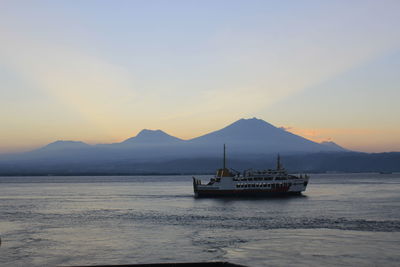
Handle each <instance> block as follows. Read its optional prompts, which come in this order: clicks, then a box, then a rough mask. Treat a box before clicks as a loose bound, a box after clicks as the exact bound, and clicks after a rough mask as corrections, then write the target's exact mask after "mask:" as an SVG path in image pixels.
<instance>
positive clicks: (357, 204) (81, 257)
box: [0, 174, 400, 266]
mask: <svg viewBox="0 0 400 267" xmlns="http://www.w3.org/2000/svg"><path fill="white" fill-rule="evenodd" d="M202 179H203V181H204V180H205V179H206V177H202ZM0 235H1V239H2V244H1V247H0V265H1V266H24V265H28V264H29V265H35V266H43V265H45V266H53V265H95V264H97V265H98V264H132V263H154V262H176V261H179V262H187V261H229V262H233V263H238V264H245V265H248V266H338V265H345V266H399V262H400V174H385V175H383V174H318V175H317V174H314V175H311V180H310V184H309V186H308V188H307V191H306V192H305V193H304V196H300V197H292V198H284V199H253V200H251V199H242V200H239V199H194V198H193V191H192V180H191V177H190V176H158V177H111V176H110V177H76V176H75V177H0Z"/></svg>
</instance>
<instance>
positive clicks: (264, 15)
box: [0, 0, 400, 153]
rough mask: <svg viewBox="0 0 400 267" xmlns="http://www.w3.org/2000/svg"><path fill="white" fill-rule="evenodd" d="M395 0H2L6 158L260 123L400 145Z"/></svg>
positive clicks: (383, 147) (399, 34) (345, 140)
mask: <svg viewBox="0 0 400 267" xmlns="http://www.w3.org/2000/svg"><path fill="white" fill-rule="evenodd" d="M399 14H400V1H398V0H393V1H388V0H381V1H375V0H374V1H368V0H354V1H340V0H337V1H320V0H318V1H306V0H304V1H298V0H296V1H295V0H293V1H289V0H287V1H267V0H262V1H251V0H247V1H244V0H243V1H235V0H226V1H223V0H217V1H215V0H212V1H207V0H202V1H191V0H182V1H174V0H169V1H163V0H160V1H152V0H143V1H140V0H137V1H118V0H116V1H111V0H110V1H101V0H98V1H62V0H60V1H35V0H29V1H28V0H27V1H18V0H10V1H7V0H0V153H10V152H20V151H29V150H31V149H34V148H37V147H40V146H43V145H46V144H48V143H50V142H53V141H56V140H79V141H84V142H86V143H89V144H97V143H112V142H120V141H122V140H125V139H127V138H129V137H132V136H135V135H136V134H137V133H138V132H139V131H140V130H141V129H162V130H164V131H165V132H167V133H169V134H171V135H173V136H176V137H179V138H183V139H190V138H193V137H197V136H200V135H203V134H206V133H208V132H211V131H214V130H218V129H220V128H222V127H224V126H226V125H228V124H230V123H232V122H234V121H236V120H238V119H240V118H250V117H257V118H260V119H263V120H265V121H267V122H269V123H271V124H273V125H275V126H277V127H284V128H285V129H286V130H287V131H290V132H293V133H295V134H299V135H301V136H303V137H305V138H308V139H310V140H313V141H317V142H321V141H334V142H336V143H338V144H339V145H341V146H344V147H346V148H348V149H352V150H357V151H365V152H383V151H400V119H399V117H400V104H399V103H400V102H399V99H400V16H399Z"/></svg>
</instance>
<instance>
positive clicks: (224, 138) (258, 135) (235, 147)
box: [189, 118, 345, 154]
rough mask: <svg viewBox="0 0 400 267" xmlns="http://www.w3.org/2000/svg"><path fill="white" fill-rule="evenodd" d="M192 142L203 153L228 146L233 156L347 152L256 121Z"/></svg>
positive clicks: (251, 120) (242, 120) (246, 120)
mask: <svg viewBox="0 0 400 267" xmlns="http://www.w3.org/2000/svg"><path fill="white" fill-rule="evenodd" d="M189 142H190V143H191V144H196V145H199V146H201V147H202V148H203V149H204V148H206V149H212V148H213V147H217V148H218V149H220V147H221V144H223V143H226V144H227V145H228V146H229V151H230V153H232V154H254V153H256V154H265V153H306V152H322V151H345V149H343V148H341V147H340V146H328V145H323V144H318V143H316V142H313V141H311V140H308V139H305V138H303V137H301V136H298V135H295V134H293V133H290V132H287V131H285V130H283V129H281V128H277V127H275V126H273V125H272V124H270V123H268V122H265V121H263V120H260V119H257V118H253V119H240V120H238V121H236V122H234V123H232V124H230V125H228V126H227V127H225V128H223V129H221V130H218V131H215V132H212V133H208V134H206V135H203V136H200V137H197V138H194V139H191V140H189Z"/></svg>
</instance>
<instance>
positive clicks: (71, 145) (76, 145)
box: [38, 140, 91, 151]
mask: <svg viewBox="0 0 400 267" xmlns="http://www.w3.org/2000/svg"><path fill="white" fill-rule="evenodd" d="M90 147H91V146H90V145H88V144H86V143H84V142H80V141H63V140H59V141H56V142H53V143H50V144H48V145H46V146H44V147H42V148H39V149H38V151H39V150H41V151H63V150H66V149H67V150H68V149H87V148H90Z"/></svg>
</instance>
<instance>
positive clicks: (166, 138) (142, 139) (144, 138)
mask: <svg viewBox="0 0 400 267" xmlns="http://www.w3.org/2000/svg"><path fill="white" fill-rule="evenodd" d="M179 142H184V141H183V140H182V139H179V138H177V137H174V136H171V135H169V134H167V133H165V132H164V131H161V130H147V129H143V130H142V131H140V132H139V133H138V134H137V135H136V136H135V137H131V138H128V139H126V140H125V141H123V142H121V143H120V144H121V145H132V144H136V145H138V144H140V145H152V146H154V145H165V144H176V143H179Z"/></svg>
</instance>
